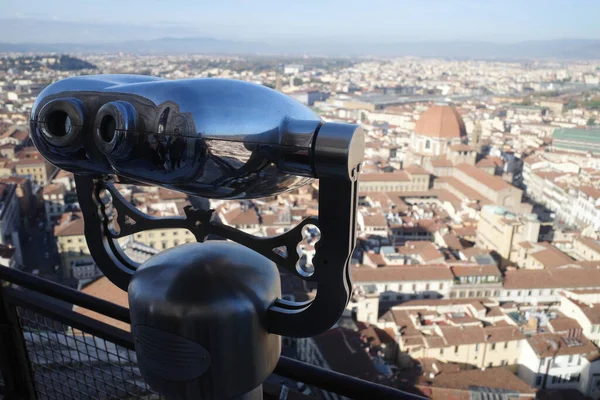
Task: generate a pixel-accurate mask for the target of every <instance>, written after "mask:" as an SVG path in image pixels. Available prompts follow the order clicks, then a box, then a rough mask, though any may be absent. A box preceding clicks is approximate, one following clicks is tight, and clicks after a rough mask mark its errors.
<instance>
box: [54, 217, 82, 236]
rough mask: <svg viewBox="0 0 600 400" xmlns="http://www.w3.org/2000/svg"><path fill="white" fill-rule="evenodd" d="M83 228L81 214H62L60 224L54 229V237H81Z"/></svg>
mask: <svg viewBox="0 0 600 400" xmlns="http://www.w3.org/2000/svg"><path fill="white" fill-rule="evenodd" d="M84 227H85V226H84V223H83V216H82V215H81V213H71V212H69V213H64V214H63V215H62V216H61V221H60V223H59V224H58V225H56V226H55V227H54V236H78V235H83V234H84Z"/></svg>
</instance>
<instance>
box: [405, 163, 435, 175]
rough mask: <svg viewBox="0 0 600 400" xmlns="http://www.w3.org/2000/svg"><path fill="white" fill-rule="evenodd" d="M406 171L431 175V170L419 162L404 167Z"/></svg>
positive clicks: (412, 173)
mask: <svg viewBox="0 0 600 400" xmlns="http://www.w3.org/2000/svg"><path fill="white" fill-rule="evenodd" d="M404 171H406V172H408V173H409V174H411V175H429V171H427V170H426V169H425V168H423V167H421V166H420V165H417V164H411V165H409V166H408V167H406V168H404Z"/></svg>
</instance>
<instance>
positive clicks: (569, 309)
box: [559, 290, 600, 346]
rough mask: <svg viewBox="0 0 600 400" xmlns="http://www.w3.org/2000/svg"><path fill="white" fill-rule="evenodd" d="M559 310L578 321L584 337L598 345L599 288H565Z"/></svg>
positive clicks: (599, 326)
mask: <svg viewBox="0 0 600 400" xmlns="http://www.w3.org/2000/svg"><path fill="white" fill-rule="evenodd" d="M559 310H560V311H561V312H562V313H563V314H565V315H568V316H569V317H571V318H573V319H574V320H576V321H577V322H578V323H579V325H580V326H581V329H582V332H583V334H584V335H585V337H586V338H588V339H590V340H591V341H592V342H593V343H595V344H596V346H598V345H600V290H566V291H564V292H563V293H562V295H561V301H560V307H559Z"/></svg>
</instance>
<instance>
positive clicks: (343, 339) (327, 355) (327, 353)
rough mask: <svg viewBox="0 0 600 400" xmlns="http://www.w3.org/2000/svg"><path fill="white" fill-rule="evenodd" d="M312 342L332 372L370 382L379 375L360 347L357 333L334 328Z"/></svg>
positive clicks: (314, 338)
mask: <svg viewBox="0 0 600 400" xmlns="http://www.w3.org/2000/svg"><path fill="white" fill-rule="evenodd" d="M312 340H314V342H315V344H316V345H317V347H318V349H319V351H320V352H321V355H322V356H323V358H324V359H325V362H326V363H327V365H328V366H329V368H331V369H332V370H334V371H336V372H340V373H342V374H346V375H350V376H355V377H358V378H362V379H367V380H371V381H374V380H376V378H377V376H378V375H379V374H378V373H377V370H376V369H375V366H374V365H373V361H372V360H371V358H370V357H369V355H368V354H367V353H366V352H365V350H364V349H363V347H362V345H361V339H360V334H359V333H358V332H354V331H352V330H350V329H345V328H334V329H331V330H329V331H327V332H325V333H322V334H320V335H318V336H314V337H312Z"/></svg>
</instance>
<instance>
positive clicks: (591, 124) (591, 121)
mask: <svg viewBox="0 0 600 400" xmlns="http://www.w3.org/2000/svg"><path fill="white" fill-rule="evenodd" d="M594 125H596V118H594V117H590V119H588V120H587V126H594Z"/></svg>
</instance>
